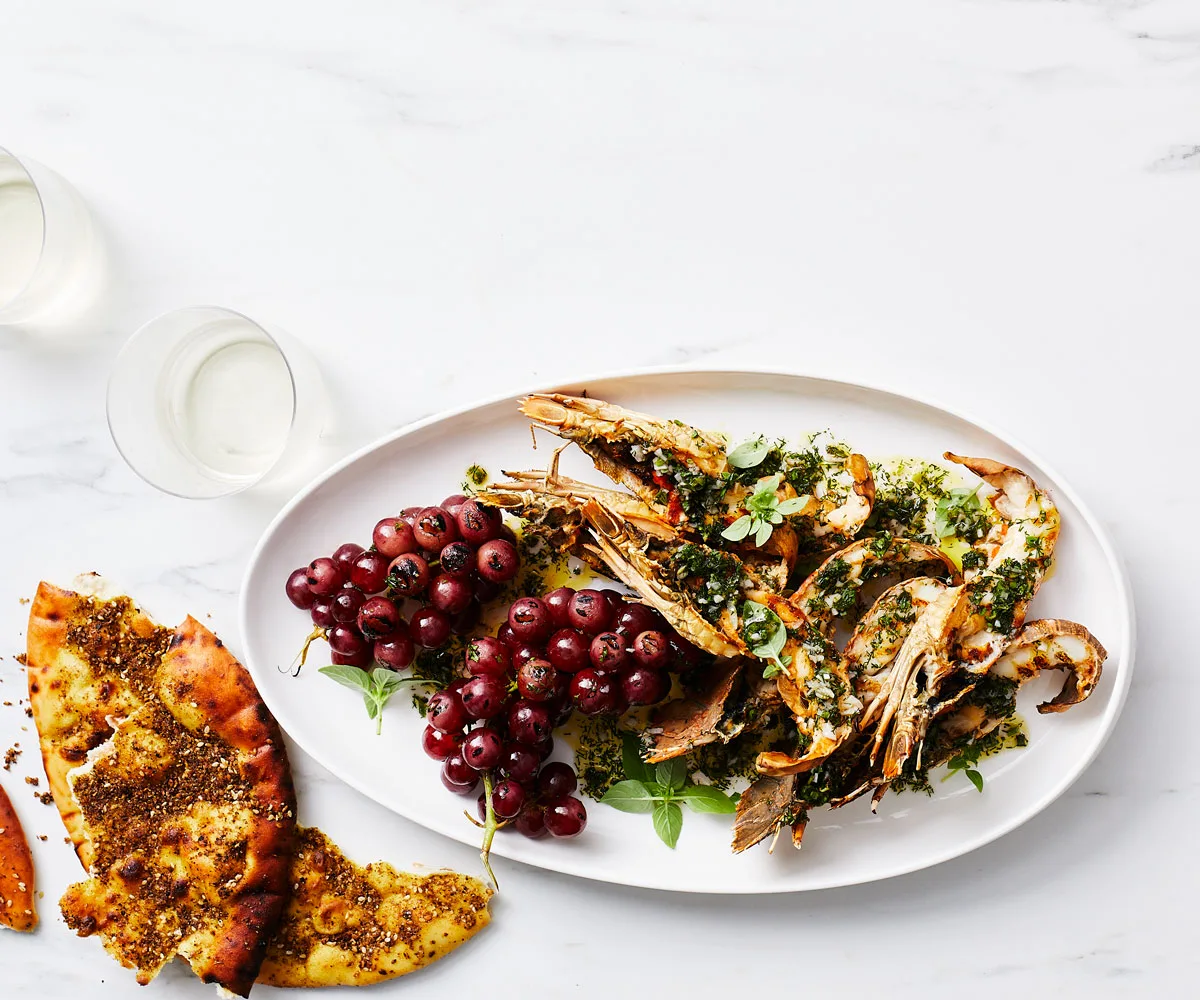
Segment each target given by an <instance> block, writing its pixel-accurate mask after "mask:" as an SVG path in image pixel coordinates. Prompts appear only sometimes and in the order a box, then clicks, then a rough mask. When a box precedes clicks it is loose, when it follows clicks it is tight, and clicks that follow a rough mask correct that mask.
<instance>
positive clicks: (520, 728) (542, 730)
mask: <svg viewBox="0 0 1200 1000" xmlns="http://www.w3.org/2000/svg"><path fill="white" fill-rule="evenodd" d="M508 733H509V735H510V736H511V737H512V738H513V739H514V740H516V741H517V742H518V743H524V744H525V745H526V746H528V747H532V746H537V745H538V744H539V743H543V742H545V741H546V740H547V739H549V738H550V734H551V719H550V712H549V710H548V709H547V708H546V706H545V705H539V704H538V703H537V702H536V701H526V700H525V699H524V698H518V699H517V700H516V701H514V702H513V704H512V707H511V708H510V709H509V710H508Z"/></svg>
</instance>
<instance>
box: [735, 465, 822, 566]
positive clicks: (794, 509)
mask: <svg viewBox="0 0 1200 1000" xmlns="http://www.w3.org/2000/svg"><path fill="white" fill-rule="evenodd" d="M782 481H783V476H782V475H774V476H767V477H766V478H765V479H760V480H759V481H758V485H757V487H756V488H755V490H754V492H753V493H752V494H750V496H749V498H748V499H747V500H746V511H747V512H746V513H745V514H743V515H742V516H741V517H739V518H738V519H737V520H736V521H734V522H733V524H731V525H730V526H729V527H728V528H726V529H725V530H724V531H722V532H721V537H722V538H724V539H727V540H728V541H731V542H740V541H741V540H742V539H743V538H745V537H746V536H747V535H749V534H750V533H751V532H754V544H755V545H757V546H759V547H760V548H761V547H762V546H763V545H764V544H766V541H767V539H768V538H770V537H771V532H772V531H774V530H775V525H777V524H782V523H783V518H784V516H785V515H787V514H796V513H799V512H800V511H801V510H803V509H804V500H803V498H801V497H792V498H791V499H790V500H783V501H781V500H780V499H779V496H778V495H777V494H776V492H775V491H776V490H778V489H779V484H780V483H781V482H782Z"/></svg>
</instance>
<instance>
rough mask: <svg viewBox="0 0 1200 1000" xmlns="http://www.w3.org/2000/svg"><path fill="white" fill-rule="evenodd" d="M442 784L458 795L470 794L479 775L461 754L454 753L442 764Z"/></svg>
mask: <svg viewBox="0 0 1200 1000" xmlns="http://www.w3.org/2000/svg"><path fill="white" fill-rule="evenodd" d="M442 784H443V785H445V786H446V787H447V788H448V789H450V791H452V792H454V793H456V794H458V795H470V794H471V793H472V792H474V791H475V789H476V787H477V786H478V785H479V775H478V774H477V773H476V771H475V770H474V768H472V767H471V766H470V765H468V764H467V762H466V761H465V760H463V759H462V755H461V754H454V755H453V756H450V757H447V758H446V760H445V761H444V762H443V764H442Z"/></svg>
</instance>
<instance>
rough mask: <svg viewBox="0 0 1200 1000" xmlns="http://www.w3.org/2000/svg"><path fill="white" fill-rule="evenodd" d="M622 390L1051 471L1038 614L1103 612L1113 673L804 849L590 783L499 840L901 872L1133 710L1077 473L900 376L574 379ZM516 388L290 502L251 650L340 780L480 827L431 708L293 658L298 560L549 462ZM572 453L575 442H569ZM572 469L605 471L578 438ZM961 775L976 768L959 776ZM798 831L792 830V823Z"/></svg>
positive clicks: (983, 828)
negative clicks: (559, 818) (583, 811)
mask: <svg viewBox="0 0 1200 1000" xmlns="http://www.w3.org/2000/svg"><path fill="white" fill-rule="evenodd" d="M559 388H561V389H563V390H565V391H572V392H577V391H579V390H583V389H586V390H587V391H588V393H589V394H590V395H592V396H594V397H599V398H602V399H608V400H611V401H614V402H618V403H621V404H622V405H625V406H628V407H630V408H632V409H636V410H642V411H644V412H648V413H653V414H655V415H658V416H662V417H673V418H677V419H680V420H683V421H686V422H688V423H691V424H693V425H695V426H698V427H703V428H706V429H710V430H718V431H724V432H726V433H728V434H729V436H730V438H731V439H732V440H734V441H738V440H742V439H744V438H745V437H747V436H749V435H750V434H751V433H758V432H765V433H768V434H771V435H780V436H784V437H787V438H789V439H791V440H793V441H797V440H799V439H801V438H802V437H803V436H804V435H805V434H807V433H809V432H811V431H816V430H821V429H823V428H830V429H832V430H833V431H834V433H835V434H837V435H838V436H840V437H842V438H843V439H845V440H847V441H849V442H851V443H852V444H853V446H854V447H855V448H856V449H857V450H859V451H862V452H863V453H864V454H866V455H867V456H868V457H871V458H877V457H889V456H896V455H913V456H920V457H924V458H931V459H937V458H938V456H940V455H941V454H942V452H943V451H946V450H950V451H955V452H957V453H959V454H968V455H984V456H988V457H991V458H995V459H999V460H1001V461H1005V462H1008V463H1010V464H1012V465H1015V466H1017V467H1019V468H1021V469H1024V470H1025V471H1027V472H1028V473H1029V474H1030V475H1032V476H1033V477H1034V479H1036V480H1037V481H1038V482H1039V483H1040V484H1041V485H1043V486H1044V487H1046V488H1048V489H1049V490H1050V491H1051V493H1052V495H1053V496H1054V499H1055V501H1056V502H1057V503H1058V506H1059V509H1060V511H1061V513H1062V519H1063V532H1062V538H1061V541H1060V543H1059V546H1058V550H1057V565H1056V571H1055V572H1054V574H1053V575H1052V576H1051V578H1050V579H1049V580H1048V581H1047V582H1046V584H1045V585H1044V586H1043V588H1042V590H1041V591H1040V592H1039V594H1038V596H1037V598H1036V599H1035V602H1034V605H1033V607H1032V609H1031V611H1030V617H1041V616H1053V617H1056V618H1068V619H1073V620H1075V621H1079V622H1082V623H1084V624H1086V625H1088V626H1089V627H1090V628H1091V629H1092V631H1093V632H1094V633H1095V634H1096V635H1097V637H1098V638H1099V639H1100V640H1101V642H1103V643H1104V645H1105V646H1106V647H1107V649H1108V651H1109V659H1108V661H1107V663H1106V665H1105V668H1104V677H1103V680H1102V682H1101V684H1100V685H1099V687H1098V689H1097V690H1096V692H1095V693H1094V694H1093V695H1092V697H1091V698H1090V699H1089V700H1088V701H1087V702H1086V703H1084V704H1083V705H1080V706H1077V707H1075V708H1073V709H1072V710H1071V711H1069V712H1067V713H1065V714H1061V715H1051V716H1041V715H1039V714H1038V713H1037V712H1036V711H1034V710H1033V706H1034V705H1035V704H1036V703H1037V702H1038V701H1040V700H1044V698H1045V696H1046V693H1047V692H1049V691H1051V690H1057V687H1055V685H1057V684H1058V683H1060V678H1059V676H1057V675H1054V676H1049V677H1044V678H1039V680H1038V681H1037V682H1035V684H1033V685H1030V686H1028V687H1027V689H1026V690H1025V691H1023V692H1022V695H1021V708H1022V710H1023V715H1024V717H1025V719H1026V720H1027V723H1028V727H1029V732H1030V743H1029V746H1028V747H1027V748H1025V749H1023V750H1014V751H1009V752H1007V753H1003V754H1000V755H997V756H995V757H992V758H989V759H986V760H984V761H982V762H981V764H980V770H981V771H982V772H983V775H984V777H985V779H986V784H985V788H984V792H983V794H978V793H977V792H976V791H975V789H974V788H973V787H972V786H971V785H970V784H968V783H967V781H966V780H965V779H962V780H959V779H955V780H952V781H949V782H946V783H938V782H935V784H936V786H937V789H936V794H935V795H934V796H933V797H932V798H927V797H925V796H924V795H920V794H903V795H889V796H887V797H886V798H885V799H884V800H883V801H882V803H881V804H880V807H879V812H878V814H877V815H872V813H871V812H870V809H869V806H868V803H867V802H866V799H865V798H864V799H862V800H860V801H858V802H855V803H853V804H852V805H851V806H848V807H846V808H844V809H842V810H840V811H837V812H830V811H828V810H818V811H815V812H814V814H813V818H812V821H811V823H810V824H809V827H808V830H807V832H806V834H805V838H804V849H803V850H802V851H796V850H794V849H792V848H791V846H790V845H788V844H787V843H786V842H781V844H780V846H779V847H778V848H777V849H776V851H775V853H774V854H768V853H767V851H766V850H765V849H764V848H762V847H759V848H755V849H753V850H751V851H748V852H746V853H745V854H742V855H739V856H735V855H733V854H731V853H730V850H729V837H730V817H728V816H711V815H698V814H694V813H686V815H685V820H684V826H683V833H682V836H681V837H680V839H679V844H678V847H677V849H675V850H673V851H672V850H670V849H668V848H667V847H665V846H664V845H663V844H661V843H660V842H659V841H658V840H657V838H656V837H655V835H654V832H653V830H652V828H651V824H650V817H649V816H644V815H630V814H627V813H621V812H617V811H616V810H614V809H611V808H609V807H606V806H603V805H600V804H598V803H591V802H590V801H589V802H588V816H589V820H588V827H587V830H586V831H585V832H584V834H583V835H582V836H580V837H578V838H576V839H574V840H570V841H561V840H553V839H550V838H546V839H542V840H536V841H534V840H528V839H526V838H524V837H521V836H519V835H517V834H515V833H505V832H502V833H501V834H500V835H498V836H497V837H496V840H495V846H494V852H495V853H496V854H498V855H502V856H504V857H507V858H512V859H515V860H517V861H522V862H526V863H528V864H532V865H538V866H540V867H543V868H547V869H552V870H555V871H560V872H566V873H569V874H573V875H579V876H583V877H586V878H593V879H599V880H603V881H607V882H615V883H624V884H628V885H635V886H645V887H650V888H660V889H670V890H678V891H691V892H734V893H762V892H788V891H796V890H804V889H818V888H826V887H830V886H840V885H850V884H854V883H859V882H867V881H871V880H874V879H882V878H887V877H890V876H893V875H899V874H902V873H904V872H910V871H915V870H917V869H920V868H925V867H928V866H930V865H935V864H938V863H939V862H942V861H946V860H948V859H950V858H953V857H957V856H959V855H961V854H965V853H967V852H968V851H971V850H974V849H975V848H977V847H980V846H982V845H984V844H986V843H988V842H990V841H992V840H994V839H996V838H997V837H1000V836H1002V835H1003V834H1005V833H1007V832H1008V831H1010V830H1012V829H1013V828H1015V827H1016V826H1018V825H1020V824H1021V823H1023V822H1025V821H1026V820H1028V819H1029V818H1030V817H1032V816H1034V815H1035V814H1036V813H1038V812H1039V811H1040V810H1042V809H1044V808H1045V807H1046V806H1047V805H1049V804H1050V803H1051V802H1053V801H1054V800H1055V799H1056V798H1057V797H1058V796H1059V795H1061V794H1062V793H1063V791H1065V790H1066V789H1067V788H1068V787H1069V786H1070V784H1071V783H1072V782H1073V781H1074V780H1075V779H1076V778H1077V777H1079V775H1080V774H1081V773H1082V772H1083V770H1084V769H1085V768H1086V767H1087V766H1088V764H1089V763H1090V762H1091V760H1092V759H1093V758H1094V757H1095V756H1096V754H1097V753H1098V752H1099V750H1100V748H1101V746H1102V745H1103V744H1104V741H1105V739H1106V738H1107V736H1108V734H1109V733H1110V731H1111V730H1112V727H1113V725H1114V723H1115V722H1116V719H1117V716H1118V714H1119V713H1120V710H1121V706H1122V703H1123V701H1124V698H1125V694H1126V692H1127V690H1128V688H1129V682H1130V676H1131V673H1132V669H1133V641H1134V621H1133V610H1132V602H1131V598H1130V590H1129V584H1128V581H1127V579H1126V577H1125V574H1124V571H1123V569H1122V567H1121V564H1120V561H1119V559H1118V558H1117V556H1116V554H1115V552H1114V551H1113V548H1112V545H1111V543H1110V541H1109V539H1108V537H1107V535H1106V533H1105V531H1104V530H1103V528H1102V526H1101V525H1100V524H1099V523H1098V522H1097V520H1096V519H1095V517H1093V516H1092V515H1091V514H1090V513H1089V512H1088V510H1087V509H1086V508H1085V506H1084V505H1083V503H1082V501H1081V500H1080V499H1079V497H1077V496H1076V494H1075V493H1074V491H1073V490H1072V489H1071V488H1070V487H1069V486H1068V485H1067V484H1066V483H1064V482H1063V481H1062V480H1061V479H1060V478H1059V477H1057V476H1056V475H1055V474H1054V473H1053V472H1052V471H1051V470H1050V469H1048V468H1047V467H1046V465H1045V464H1044V463H1043V462H1041V461H1040V460H1038V459H1037V458H1036V457H1034V456H1033V455H1032V454H1031V453H1030V452H1029V451H1028V450H1026V449H1023V448H1021V447H1018V446H1017V445H1015V444H1014V443H1012V442H1011V441H1010V440H1009V439H1007V438H1006V437H1003V436H1001V435H1000V434H998V433H996V432H995V431H992V430H989V429H986V428H985V427H984V426H982V425H980V424H979V423H977V422H975V421H974V420H971V419H968V418H966V417H964V416H961V415H958V414H955V413H952V412H949V411H948V410H946V409H943V408H941V407H938V406H935V405H932V404H930V403H926V402H922V401H919V400H916V399H913V398H910V397H907V396H904V395H900V394H897V393H894V392H889V391H886V390H883V389H876V388H871V387H867V386H863V385H856V384H851V383H846V382H838V381H832V380H827V379H820V378H811V377H805V376H798V375H788V374H778V373H770V372H761V371H760V372H749V371H683V370H676V369H672V370H663V371H652V372H643V373H640V374H635V375H627V376H620V377H611V378H603V379H598V380H594V381H588V382H579V383H574V384H572V385H569V386H563V387H559ZM515 399H516V397H508V398H504V399H498V400H491V401H487V402H484V403H480V404H478V405H475V406H472V407H469V408H467V409H463V410H458V411H456V412H452V413H447V414H443V415H439V416H436V417H431V418H428V419H425V420H422V421H419V422H418V423H415V424H412V425H410V426H408V427H405V428H402V429H401V430H399V431H396V432H395V433H393V434H390V435H388V436H387V437H385V438H383V439H381V440H379V441H377V442H376V443H374V444H372V445H370V446H369V447H367V448H364V449H362V450H361V451H359V452H357V453H356V454H354V455H351V456H350V457H349V458H347V459H345V460H344V461H342V462H340V463H338V464H337V465H335V466H334V467H333V468H331V469H329V470H328V471H327V472H325V473H324V474H323V475H321V476H320V477H319V478H317V479H316V480H315V481H314V482H312V483H311V484H310V485H309V486H307V487H306V488H305V489H304V490H302V491H301V492H300V493H299V494H298V495H297V496H296V497H294V498H293V499H292V500H291V501H290V502H289V503H288V504H287V506H286V507H285V508H284V509H283V510H282V511H281V512H280V514H279V515H278V516H277V517H276V518H275V520H274V521H273V522H272V524H271V525H270V527H269V528H268V529H267V530H266V532H265V533H264V535H263V537H262V539H261V541H260V542H259V544H258V546H257V548H256V549H255V551H254V553H253V556H252V557H251V560H250V565H249V568H248V569H247V572H246V576H245V580H244V582H243V586H242V592H241V609H240V611H241V629H242V636H243V643H244V648H243V653H244V655H245V660H246V664H247V666H248V667H249V669H250V671H251V672H252V674H253V675H254V679H255V681H256V683H257V684H258V687H259V690H260V691H261V692H262V695H263V698H264V699H265V700H266V702H267V705H268V706H269V707H270V709H271V711H272V712H274V714H275V716H276V718H277V719H278V720H279V722H280V724H281V725H282V726H283V728H284V729H285V730H286V732H287V733H288V735H289V736H290V737H291V738H292V739H293V740H295V742H296V743H297V744H299V745H300V746H301V747H302V748H303V749H304V750H305V751H307V752H308V753H309V754H311V755H312V756H313V757H314V758H316V759H317V760H318V761H319V762H320V763H321V764H323V765H324V766H325V767H326V768H328V769H329V770H330V771H332V772H333V773H334V774H335V775H337V776H338V777H339V778H341V779H342V780H343V781H345V782H347V783H348V784H350V785H352V786H354V787H355V788H357V789H359V790H360V791H361V792H363V793H364V794H365V795H368V796H369V797H371V798H372V799H374V800H376V801H377V802H379V803H381V804H383V805H384V806H386V807H387V808H389V809H391V810H393V811H395V812H396V813H399V814H400V815H401V816H405V817H408V818H409V819H411V820H413V821H414V822H417V823H420V824H422V825H423V826H426V827H428V828H430V829H432V830H436V831H438V832H440V833H443V834H445V835H446V836H448V837H453V838H454V839H456V840H460V841H463V842H465V843H476V842H477V841H478V834H479V831H478V830H477V829H476V828H475V827H473V826H472V825H471V824H470V823H468V822H467V820H466V819H465V818H464V816H463V809H464V806H466V807H469V808H470V809H472V810H473V809H474V805H475V803H474V800H473V799H463V798H460V797H458V796H456V795H452V794H450V793H449V792H447V791H446V790H445V789H444V788H443V786H442V784H441V781H440V780H439V765H438V764H437V763H436V762H434V761H432V760H429V759H428V758H427V757H426V756H425V755H424V754H423V753H422V751H421V747H420V735H421V731H422V728H423V726H424V722H423V721H422V720H421V719H420V717H419V716H418V714H417V713H416V711H414V710H413V709H412V706H411V702H410V699H409V698H408V697H407V696H406V695H405V694H403V693H402V694H400V695H398V696H397V697H395V698H393V699H392V703H391V704H390V705H389V706H388V707H387V709H386V710H385V713H384V723H383V734H382V735H381V736H376V735H375V727H374V726H373V725H371V724H369V723H368V721H367V718H366V715H365V712H364V710H363V705H362V701H361V698H359V697H358V696H357V695H355V694H354V693H353V692H351V691H348V690H346V689H344V688H341V687H338V686H336V685H335V684H334V683H333V682H331V681H330V680H329V679H327V678H325V677H322V676H320V675H319V674H318V673H317V672H316V667H317V666H320V665H321V664H322V662H328V661H327V660H323V659H322V657H323V656H324V655H326V654H325V648H324V646H323V645H321V644H317V645H315V646H314V649H313V653H312V657H313V658H312V659H310V665H309V666H308V667H306V668H305V669H304V670H303V671H302V672H301V674H300V676H298V677H292V676H291V675H290V673H289V672H288V669H287V668H288V667H289V665H290V664H291V663H292V662H293V660H294V658H295V656H296V653H297V651H298V649H299V647H300V645H301V643H302V641H303V639H304V636H305V634H306V633H307V632H308V629H309V627H310V626H309V622H308V619H307V616H306V615H304V614H303V613H301V612H299V611H297V610H296V609H295V608H293V607H292V606H291V604H290V603H289V602H288V601H287V599H286V597H285V596H284V592H283V583H284V580H285V579H286V578H287V576H288V573H289V572H290V571H291V570H293V569H294V568H295V567H297V566H301V565H304V564H305V563H307V562H308V561H309V560H311V559H312V558H314V557H315V556H317V555H322V554H327V553H329V552H331V551H332V550H333V549H334V548H335V547H336V546H337V545H339V544H341V543H342V542H344V541H358V542H359V543H360V544H365V543H366V541H367V540H368V539H369V537H370V531H371V527H372V526H373V525H374V524H375V522H376V521H377V520H378V519H379V518H380V517H383V516H386V515H388V514H392V513H396V512H397V511H398V510H399V509H400V508H401V507H404V506H408V505H411V504H421V503H426V504H428V503H437V502H438V501H440V499H441V498H442V497H443V496H446V495H448V494H450V493H454V492H457V490H458V487H459V484H460V483H461V482H462V479H463V475H464V471H465V470H466V469H467V467H468V466H470V465H472V464H474V463H478V464H481V465H483V466H484V467H485V468H486V469H488V470H489V471H490V472H492V473H493V474H496V475H498V474H499V472H500V470H501V469H521V468H536V467H539V466H540V465H543V464H544V462H545V461H546V459H547V458H548V457H549V454H550V451H551V449H552V446H553V444H554V443H556V442H555V441H554V439H552V438H550V437H549V436H548V435H543V436H542V442H541V447H540V448H539V450H538V451H536V452H535V451H533V450H532V448H531V441H530V432H529V425H528V423H527V421H525V420H524V419H523V418H522V417H521V416H520V414H519V413H518V412H517V407H516V405H515ZM572 452H575V453H574V454H572ZM563 471H564V472H565V473H567V474H569V475H579V476H580V477H581V478H586V476H587V475H590V476H591V477H592V479H593V480H595V479H597V478H600V476H599V473H596V472H595V471H594V470H593V469H592V468H591V466H590V463H588V462H587V461H586V459H585V458H584V457H583V456H582V455H581V454H578V453H577V451H576V450H575V449H571V450H570V451H569V452H568V453H565V454H564V456H563ZM959 778H960V779H961V776H959ZM783 841H786V838H783Z"/></svg>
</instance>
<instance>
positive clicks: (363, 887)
mask: <svg viewBox="0 0 1200 1000" xmlns="http://www.w3.org/2000/svg"><path fill="white" fill-rule="evenodd" d="M297 840H298V844H297V848H296V857H295V860H294V862H293V866H292V878H293V880H294V881H293V883H292V897H291V899H290V901H289V903H288V909H287V912H286V913H285V914H284V919H283V923H282V924H281V926H280V929H279V933H278V934H277V935H276V936H275V938H274V939H273V940H272V941H271V944H270V946H269V947H268V949H267V957H266V960H265V961H264V962H263V966H262V972H260V973H259V977H258V981H259V982H260V983H266V984H268V985H270V986H364V985H366V984H368V983H377V982H380V981H381V980H384V979H393V978H395V977H396V976H402V975H404V974H405V973H408V972H412V971H414V970H416V969H419V968H421V967H422V966H425V965H428V964H429V963H430V962H433V961H436V960H437V959H439V958H441V957H443V956H444V955H446V954H447V953H449V952H451V951H453V950H454V949H455V948H457V947H458V946H459V945H460V944H462V943H463V942H464V941H466V940H468V939H469V938H471V937H472V936H474V935H475V934H476V933H477V932H478V931H480V930H482V929H483V928H484V927H486V926H487V924H488V921H489V919H490V914H489V911H488V900H489V899H490V898H491V896H492V890H491V889H489V888H488V887H487V886H485V885H484V884H483V883H482V882H481V881H480V880H479V879H477V878H472V877H471V876H469V875H460V874H459V873H457V872H451V871H440V872H432V873H430V874H426V875H414V874H412V873H410V872H398V871H396V869H395V868H393V867H392V866H391V865H389V864H387V863H386V862H376V863H374V864H370V865H367V867H366V868H360V867H358V866H357V865H355V864H353V863H352V862H350V861H348V860H347V859H346V857H345V856H344V855H343V854H342V852H341V851H340V850H339V849H338V848H337V847H336V846H335V845H334V844H333V843H331V842H330V840H329V838H328V837H326V836H325V834H323V833H322V832H321V831H320V830H316V829H302V830H300V832H299V833H298V835H297Z"/></svg>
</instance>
